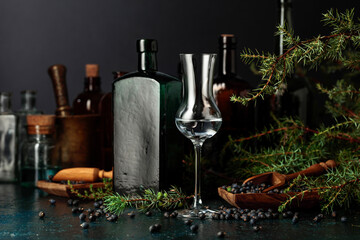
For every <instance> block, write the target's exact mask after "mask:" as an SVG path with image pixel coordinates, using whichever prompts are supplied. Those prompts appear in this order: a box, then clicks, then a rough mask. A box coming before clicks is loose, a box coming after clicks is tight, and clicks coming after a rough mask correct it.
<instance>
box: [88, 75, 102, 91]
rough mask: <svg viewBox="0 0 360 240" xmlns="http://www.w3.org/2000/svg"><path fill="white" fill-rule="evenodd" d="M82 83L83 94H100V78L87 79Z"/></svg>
mask: <svg viewBox="0 0 360 240" xmlns="http://www.w3.org/2000/svg"><path fill="white" fill-rule="evenodd" d="M84 83H85V84H84V91H85V92H101V80H100V77H87V78H85V81H84Z"/></svg>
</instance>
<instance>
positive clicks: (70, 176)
mask: <svg viewBox="0 0 360 240" xmlns="http://www.w3.org/2000/svg"><path fill="white" fill-rule="evenodd" d="M102 178H113V171H109V172H105V171H104V170H99V169H98V168H86V167H79V168H67V169H63V170H60V171H59V172H58V173H56V174H55V176H54V177H53V178H52V180H53V181H54V182H60V181H67V180H70V181H83V182H96V181H98V180H100V179H102Z"/></svg>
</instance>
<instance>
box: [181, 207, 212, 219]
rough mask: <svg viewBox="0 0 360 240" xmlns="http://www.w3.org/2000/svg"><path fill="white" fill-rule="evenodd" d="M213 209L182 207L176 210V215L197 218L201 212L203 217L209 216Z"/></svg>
mask: <svg viewBox="0 0 360 240" xmlns="http://www.w3.org/2000/svg"><path fill="white" fill-rule="evenodd" d="M214 212H215V211H214V210H211V209H209V208H199V209H184V210H179V211H178V214H179V215H178V216H179V217H183V218H199V215H200V214H201V213H204V214H205V218H211V214H213V213H214Z"/></svg>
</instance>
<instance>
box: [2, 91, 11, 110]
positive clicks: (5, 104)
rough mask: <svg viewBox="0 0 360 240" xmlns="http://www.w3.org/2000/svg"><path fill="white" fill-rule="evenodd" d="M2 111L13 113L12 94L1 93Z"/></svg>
mask: <svg viewBox="0 0 360 240" xmlns="http://www.w3.org/2000/svg"><path fill="white" fill-rule="evenodd" d="M0 113H12V111H11V95H10V94H5V93H2V94H0Z"/></svg>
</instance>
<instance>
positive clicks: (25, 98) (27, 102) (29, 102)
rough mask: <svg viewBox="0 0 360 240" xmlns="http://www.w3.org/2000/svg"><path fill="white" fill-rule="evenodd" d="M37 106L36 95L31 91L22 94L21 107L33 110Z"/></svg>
mask: <svg viewBox="0 0 360 240" xmlns="http://www.w3.org/2000/svg"><path fill="white" fill-rule="evenodd" d="M35 108H36V95H35V94H34V93H31V92H25V93H23V94H22V95H21V109H23V110H32V109H35Z"/></svg>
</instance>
